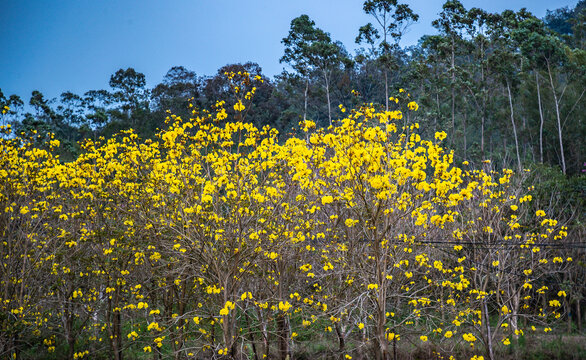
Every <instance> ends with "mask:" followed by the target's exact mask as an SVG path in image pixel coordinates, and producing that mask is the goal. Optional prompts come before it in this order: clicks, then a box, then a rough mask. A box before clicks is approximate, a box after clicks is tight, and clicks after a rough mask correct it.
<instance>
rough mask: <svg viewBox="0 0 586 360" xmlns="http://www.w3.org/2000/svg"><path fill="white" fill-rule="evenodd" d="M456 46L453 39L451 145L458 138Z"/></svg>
mask: <svg viewBox="0 0 586 360" xmlns="http://www.w3.org/2000/svg"><path fill="white" fill-rule="evenodd" d="M455 51H456V50H455V44H454V39H453V38H452V60H451V70H452V83H451V90H452V91H451V92H452V139H451V141H450V144H451V145H454V140H455V138H456V94H455V90H454V86H455V82H456V59H455V56H456V54H455Z"/></svg>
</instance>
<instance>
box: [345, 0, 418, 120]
mask: <svg viewBox="0 0 586 360" xmlns="http://www.w3.org/2000/svg"><path fill="white" fill-rule="evenodd" d="M362 9H363V10H364V12H365V13H367V14H369V15H371V16H373V17H374V19H375V20H376V22H377V24H378V27H375V26H374V25H372V23H368V24H366V25H364V26H362V27H360V29H359V30H358V36H357V37H356V43H357V44H360V43H367V44H369V45H370V46H371V55H372V56H373V57H375V58H376V59H377V60H378V61H379V62H380V64H381V65H382V67H383V69H384V74H385V108H386V110H387V111H388V110H389V70H390V69H392V67H393V65H394V64H395V63H396V61H395V59H394V58H393V52H394V51H396V50H397V49H398V48H399V42H400V41H401V38H402V37H403V35H404V34H405V32H406V31H407V29H408V28H409V26H410V25H411V24H413V23H415V22H417V20H419V15H417V14H415V13H414V12H413V10H411V8H410V7H409V5H407V4H399V3H398V1H397V0H367V1H365V2H364V5H363V6H362ZM379 30H380V31H379ZM381 38H382V40H381ZM377 43H378V44H377Z"/></svg>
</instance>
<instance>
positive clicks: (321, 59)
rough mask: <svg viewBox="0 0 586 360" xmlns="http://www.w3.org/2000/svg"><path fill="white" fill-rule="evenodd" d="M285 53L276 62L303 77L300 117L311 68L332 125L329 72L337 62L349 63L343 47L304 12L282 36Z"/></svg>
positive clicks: (305, 100)
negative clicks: (321, 83)
mask: <svg viewBox="0 0 586 360" xmlns="http://www.w3.org/2000/svg"><path fill="white" fill-rule="evenodd" d="M281 42H282V43H283V44H284V45H285V54H284V55H283V56H282V57H281V59H280V61H281V62H285V63H288V64H289V65H291V67H292V68H293V69H294V70H295V71H297V72H298V73H299V74H300V75H301V76H303V77H305V79H306V81H305V96H304V102H305V103H304V112H303V119H304V120H305V119H306V118H307V99H308V91H309V76H310V73H311V72H312V71H315V70H317V71H319V72H321V74H322V76H323V80H324V87H325V90H326V98H327V102H328V120H329V124H330V125H331V124H332V106H331V100H330V81H331V74H332V71H333V70H334V69H336V68H339V67H340V65H342V64H345V65H347V66H348V65H351V61H350V59H349V57H348V55H347V54H346V51H345V49H344V46H343V45H342V43H340V42H338V41H335V42H334V41H332V38H331V36H330V34H329V33H327V32H325V31H323V30H322V29H320V28H318V27H316V26H315V22H314V21H313V20H311V19H310V18H309V16H307V15H301V16H299V17H297V18H295V19H293V20H292V21H291V28H290V30H289V34H288V36H287V37H286V38H283V40H282V41H281Z"/></svg>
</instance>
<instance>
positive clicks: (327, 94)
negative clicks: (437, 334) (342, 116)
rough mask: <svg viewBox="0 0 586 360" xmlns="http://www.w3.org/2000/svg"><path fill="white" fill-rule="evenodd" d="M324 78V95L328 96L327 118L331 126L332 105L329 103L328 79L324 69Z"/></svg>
mask: <svg viewBox="0 0 586 360" xmlns="http://www.w3.org/2000/svg"><path fill="white" fill-rule="evenodd" d="M324 80H325V82H326V97H327V98H328V120H329V121H330V126H332V106H331V103H330V79H328V73H327V71H326V70H324Z"/></svg>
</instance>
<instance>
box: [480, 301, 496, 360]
mask: <svg viewBox="0 0 586 360" xmlns="http://www.w3.org/2000/svg"><path fill="white" fill-rule="evenodd" d="M482 303H483V305H484V309H482V312H483V313H484V320H483V321H484V326H485V328H486V355H487V356H488V359H489V360H494V353H493V351H492V334H491V331H490V318H489V316H488V306H487V305H486V297H485V298H484V299H482Z"/></svg>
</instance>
